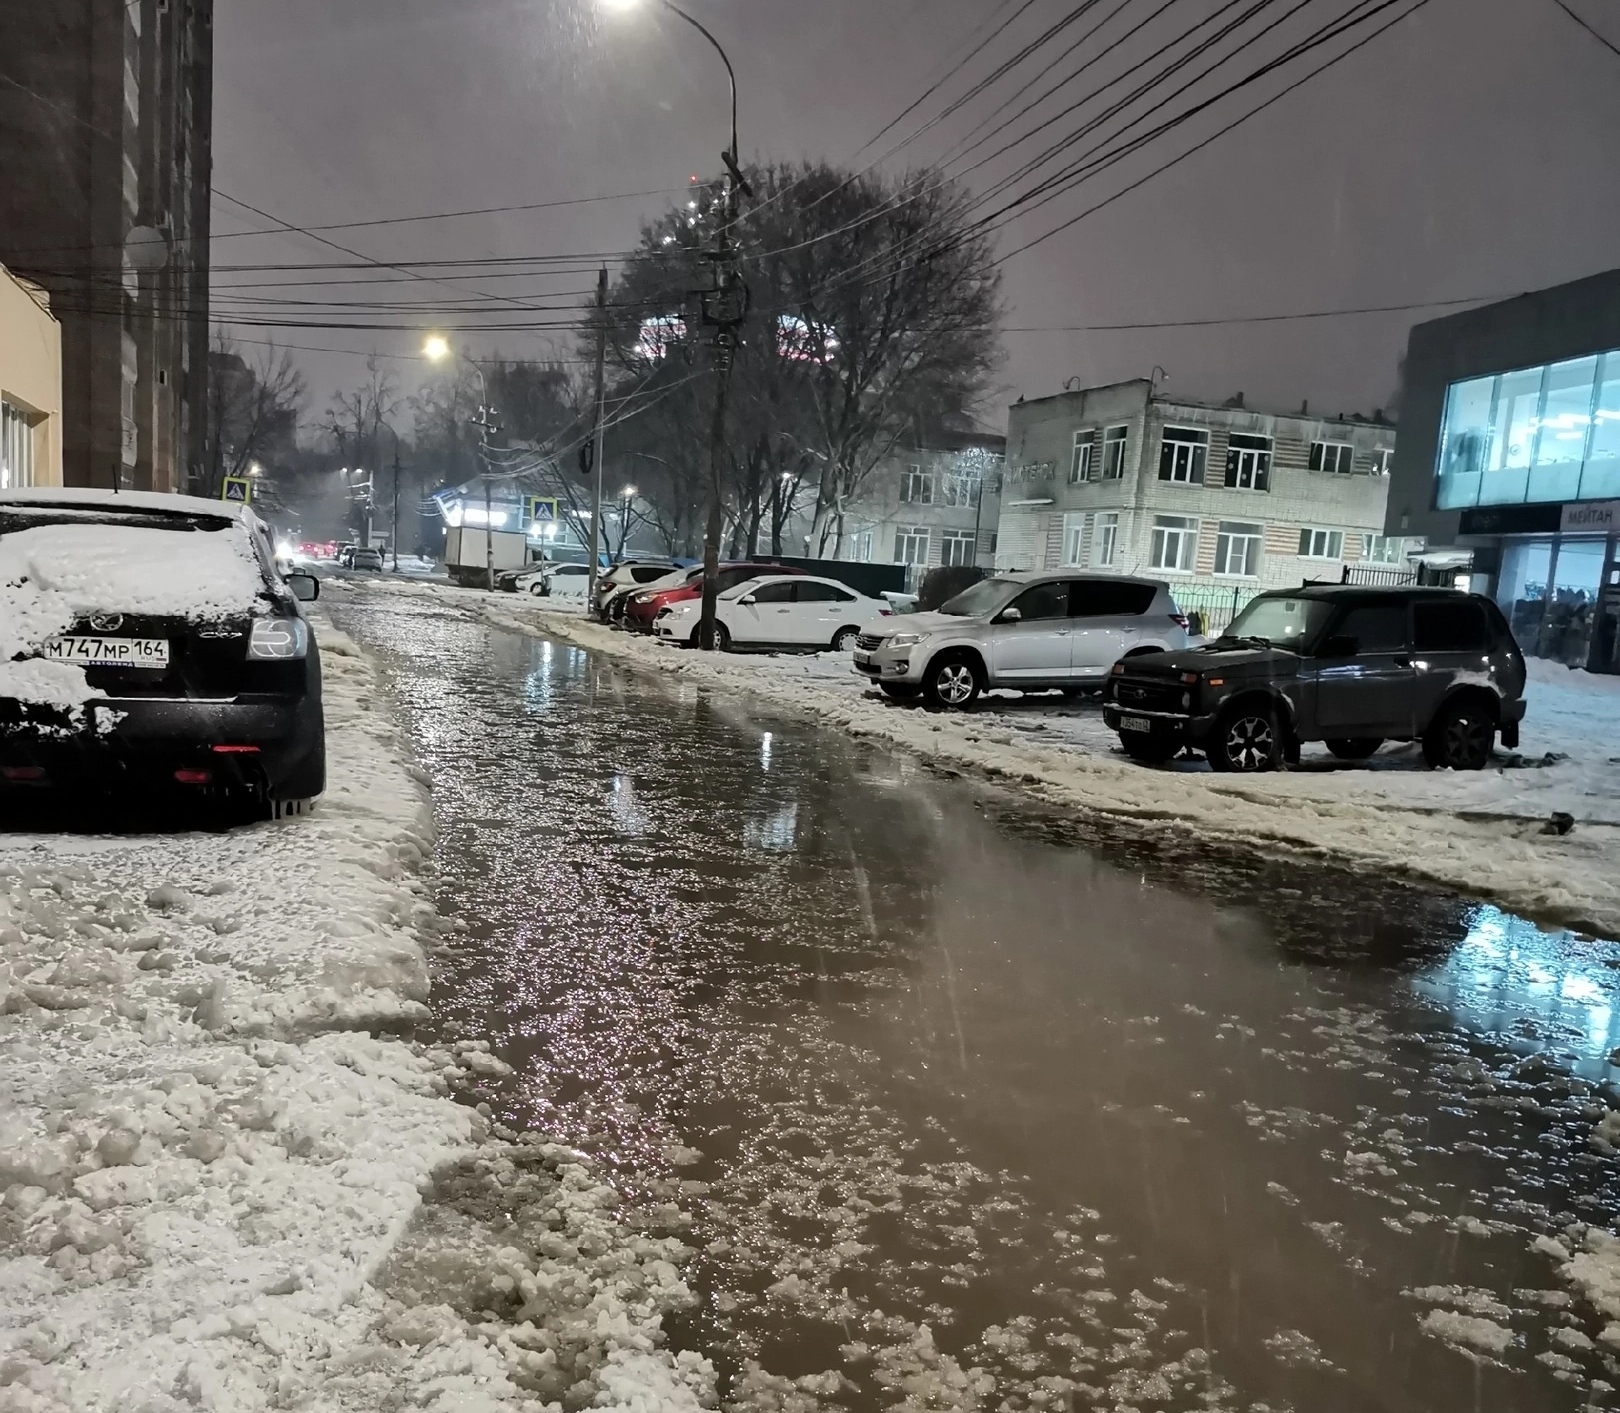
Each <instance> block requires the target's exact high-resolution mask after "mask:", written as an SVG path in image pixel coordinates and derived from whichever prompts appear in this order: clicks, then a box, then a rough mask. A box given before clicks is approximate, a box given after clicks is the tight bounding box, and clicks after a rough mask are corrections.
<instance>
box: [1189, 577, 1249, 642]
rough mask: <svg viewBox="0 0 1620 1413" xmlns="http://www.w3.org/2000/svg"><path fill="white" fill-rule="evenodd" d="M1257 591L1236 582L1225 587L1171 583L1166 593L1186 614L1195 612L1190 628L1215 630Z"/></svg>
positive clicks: (1225, 622) (1204, 630)
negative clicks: (1229, 586) (1194, 619)
mask: <svg viewBox="0 0 1620 1413" xmlns="http://www.w3.org/2000/svg"><path fill="white" fill-rule="evenodd" d="M1259 592H1260V591H1259V590H1258V589H1245V588H1242V587H1240V586H1239V585H1236V584H1234V585H1232V587H1231V588H1228V587H1227V586H1226V585H1225V584H1172V585H1171V586H1170V597H1171V598H1173V599H1174V600H1175V601H1176V607H1177V608H1179V609H1180V610H1181V611H1182V612H1183V613H1185V614H1187V615H1188V616H1189V617H1191V616H1192V615H1194V614H1196V615H1197V617H1198V619H1199V623H1198V624H1195V625H1194V631H1200V632H1204V633H1209V634H1215V633H1219V632H1220V631H1221V630H1222V629H1223V628H1225V627H1226V626H1227V625H1228V624H1230V623H1231V621H1232V620H1233V619H1234V618H1236V617H1237V616H1238V613H1239V612H1240V611H1241V610H1242V608H1243V606H1244V604H1246V603H1248V601H1249V600H1250V599H1252V598H1253V597H1254V596H1255V595H1256V594H1258V593H1259Z"/></svg>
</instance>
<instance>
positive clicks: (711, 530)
mask: <svg viewBox="0 0 1620 1413" xmlns="http://www.w3.org/2000/svg"><path fill="white" fill-rule="evenodd" d="M601 3H602V4H604V5H605V6H607V8H609V9H612V10H621V11H624V10H631V9H634V8H635V7H636V6H637V4H639V3H640V0H601ZM657 3H658V4H660V5H661V6H662V7H663V8H664V9H666V10H668V11H669V12H670V13H671V14H674V15H676V16H678V17H679V18H680V19H683V20H685V21H686V23H687V24H689V25H691V26H692V28H693V29H695V30H696V31H697V32H698V33H699V34H701V35H702V36H703V37H704V38H705V39H706V40H708V41H709V43H710V45H711V46H713V48H714V52H715V53H716V54H718V55H719V56H720V62H721V63H722V64H724V65H725V66H726V79H727V81H728V82H729V84H730V85H731V146H730V147H728V148H727V149H726V150H725V151H724V152H722V153H721V154H720V159H721V161H722V162H724V164H725V167H726V194H725V207H724V211H723V213H722V216H721V225H720V232H719V242H718V245H717V248H716V250H715V251H714V252H713V259H714V262H715V269H716V281H715V288H714V289H712V290H707V291H704V292H703V293H702V294H701V295H700V296H699V298H700V300H701V301H702V302H703V309H702V315H703V322H704V323H706V324H712V325H714V326H715V339H714V373H715V383H714V410H713V414H712V416H711V418H710V422H709V514H708V523H707V525H706V527H705V530H704V535H703V608H702V613H701V615H700V617H699V619H698V644H699V646H700V647H702V648H703V649H704V650H705V651H712V650H713V648H714V609H715V601H716V600H717V599H718V598H719V593H720V531H721V529H722V527H723V523H724V512H723V506H722V501H721V494H720V485H721V466H722V463H723V461H724V458H725V436H726V398H727V394H728V393H729V391H730V384H731V350H732V348H733V346H734V345H735V343H736V329H737V326H738V325H739V324H741V323H742V321H743V318H744V316H745V313H746V311H747V305H748V290H747V286H746V285H745V284H744V283H743V281H742V279H741V277H740V275H739V274H738V272H737V269H736V264H735V258H736V252H735V251H734V250H733V248H732V244H731V237H732V227H733V226H734V225H735V224H736V221H737V193H738V192H739V191H743V192H747V191H748V184H747V182H746V181H744V179H743V174H742V169H741V167H739V166H738V165H737V71H736V70H735V69H734V68H732V66H731V60H730V58H729V57H728V56H727V54H726V51H725V49H724V48H722V47H721V44H720V41H719V40H718V39H716V38H715V37H714V35H713V34H712V33H710V31H709V29H708V27H707V26H706V25H704V24H703V23H702V22H701V21H700V20H698V19H697V18H696V17H694V16H692V15H689V14H687V12H686V11H685V10H683V9H682V8H681V7H680V6H679V5H677V4H675V3H673V0H657Z"/></svg>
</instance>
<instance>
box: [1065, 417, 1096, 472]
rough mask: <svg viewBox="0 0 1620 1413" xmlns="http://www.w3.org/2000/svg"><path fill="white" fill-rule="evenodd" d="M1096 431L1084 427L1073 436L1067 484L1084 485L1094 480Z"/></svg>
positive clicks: (1092, 428) (1093, 428)
mask: <svg viewBox="0 0 1620 1413" xmlns="http://www.w3.org/2000/svg"><path fill="white" fill-rule="evenodd" d="M1096 446H1097V429H1096V428H1095V427H1086V428H1083V429H1082V430H1080V431H1077V432H1076V433H1075V434H1074V441H1073V443H1072V444H1071V445H1070V449H1069V484H1070V485H1071V486H1079V485H1084V484H1085V483H1086V482H1087V481H1090V480H1093V479H1095V474H1096V469H1097V453H1096Z"/></svg>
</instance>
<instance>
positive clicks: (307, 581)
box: [282, 574, 321, 603]
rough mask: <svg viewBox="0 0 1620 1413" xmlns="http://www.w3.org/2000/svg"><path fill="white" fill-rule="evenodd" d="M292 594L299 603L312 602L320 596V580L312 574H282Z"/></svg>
mask: <svg viewBox="0 0 1620 1413" xmlns="http://www.w3.org/2000/svg"><path fill="white" fill-rule="evenodd" d="M282 577H283V578H284V579H285V580H286V582H287V587H288V588H289V589H291V590H292V596H293V597H294V598H295V599H297V600H298V602H299V603H314V602H315V600H316V599H318V598H320V596H321V581H320V580H319V579H317V578H316V577H315V576H314V575H313V574H286V575H283V576H282Z"/></svg>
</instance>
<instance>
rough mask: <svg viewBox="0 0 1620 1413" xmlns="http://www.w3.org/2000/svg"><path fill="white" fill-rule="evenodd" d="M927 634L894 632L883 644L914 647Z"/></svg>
mask: <svg viewBox="0 0 1620 1413" xmlns="http://www.w3.org/2000/svg"><path fill="white" fill-rule="evenodd" d="M927 636H928V634H926V633H894V634H891V635H890V637H889V638H888V639H887V640H886V641H885V642H884V644H883V646H884V647H886V648H914V647H916V646H917V644H918V643H920V642H922V641H923V640H924V639H925V638H926V637H927Z"/></svg>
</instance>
